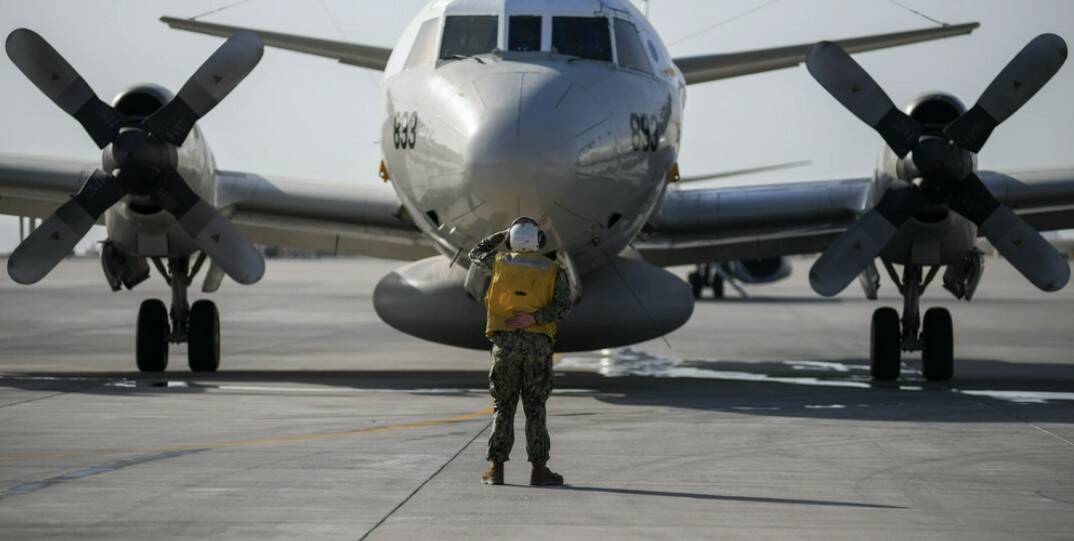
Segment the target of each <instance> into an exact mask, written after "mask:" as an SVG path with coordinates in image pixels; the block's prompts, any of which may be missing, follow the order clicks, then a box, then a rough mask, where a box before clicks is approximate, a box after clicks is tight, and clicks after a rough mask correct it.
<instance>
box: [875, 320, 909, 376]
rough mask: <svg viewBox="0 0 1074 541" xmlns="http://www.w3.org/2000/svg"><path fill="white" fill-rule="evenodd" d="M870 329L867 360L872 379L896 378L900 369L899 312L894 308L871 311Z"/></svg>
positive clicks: (900, 337)
mask: <svg viewBox="0 0 1074 541" xmlns="http://www.w3.org/2000/svg"><path fill="white" fill-rule="evenodd" d="M870 330H871V332H870V340H869V342H870V352H869V360H870V363H871V372H872V376H873V379H874V380H876V381H892V380H895V379H898V378H899V372H900V371H901V369H902V358H901V357H902V336H901V335H900V333H899V313H898V312H896V311H895V309H894V308H889V307H884V308H877V309H876V311H875V312H873V321H872V326H871V329H870Z"/></svg>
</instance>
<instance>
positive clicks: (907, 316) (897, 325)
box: [870, 261, 954, 381]
mask: <svg viewBox="0 0 1074 541" xmlns="http://www.w3.org/2000/svg"><path fill="white" fill-rule="evenodd" d="M884 267H885V268H886V269H887V271H888V274H889V275H890V276H891V280H892V281H893V282H895V285H896V286H897V287H898V288H899V292H900V293H902V296H903V311H902V318H901V321H900V318H899V314H898V312H896V311H895V309H894V308H889V307H884V308H879V309H877V310H876V312H874V313H873V321H872V331H871V333H870V338H871V340H870V342H871V344H870V346H871V347H870V361H871V369H872V376H873V379H875V380H879V381H890V380H894V379H897V378H898V377H899V373H900V371H901V367H902V359H901V355H902V352H903V351H920V352H921V363H922V372H923V373H924V375H925V379H927V380H929V381H946V380H949V379H951V376H952V375H953V374H954V339H953V337H952V324H951V313H950V312H948V311H947V309H946V308H930V309H929V310H928V311H926V312H925V318H924V325H922V321H921V312H920V305H921V294H922V293H924V292H925V288H927V287H928V286H929V284H930V283H932V280H933V279H934V278H936V274H937V273H938V272H939V270H940V267H932V268H931V269H930V270H929V272H928V274H927V275H925V276H924V277H922V267H921V265H906V266H905V267H903V274H902V279H901V280H900V279H899V275H898V273H897V272H896V271H895V267H894V266H893V265H892V264H891V263H888V262H887V261H885V262H884ZM922 327H923V328H922ZM900 329H901V332H900Z"/></svg>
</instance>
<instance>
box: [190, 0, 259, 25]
mask: <svg viewBox="0 0 1074 541" xmlns="http://www.w3.org/2000/svg"><path fill="white" fill-rule="evenodd" d="M248 2H253V0H239V1H238V2H232V3H230V4H228V5H226V6H223V7H218V8H216V9H210V10H209V11H206V12H205V13H199V14H197V15H195V16H193V17H190V18H189V19H187V20H189V21H196V20H198V19H200V18H202V17H204V16H206V15H212V14H213V13H220V12H221V11H224V10H228V9H231V8H233V7H238V6H241V5H243V4H246V3H248Z"/></svg>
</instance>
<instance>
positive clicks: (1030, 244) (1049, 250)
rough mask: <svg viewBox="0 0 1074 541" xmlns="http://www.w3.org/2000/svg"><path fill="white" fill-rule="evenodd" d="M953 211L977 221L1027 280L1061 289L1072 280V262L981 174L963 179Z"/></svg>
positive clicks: (1036, 284)
mask: <svg viewBox="0 0 1074 541" xmlns="http://www.w3.org/2000/svg"><path fill="white" fill-rule="evenodd" d="M950 206H951V210H953V211H955V212H957V213H959V214H961V215H963V216H965V217H966V218H967V219H969V220H970V221H972V222H973V223H975V224H977V226H978V228H979V229H980V231H981V233H982V234H983V235H984V236H985V237H986V238H988V240H989V241H990V242H991V243H992V245H993V246H995V247H996V249H997V250H999V253H1001V254H1003V257H1005V258H1006V259H1007V261H1009V262H1010V264H1011V265H1012V266H1013V267H1014V268H1016V269H1018V272H1020V273H1022V276H1025V277H1026V279H1027V280H1029V281H1030V282H1032V283H1033V285H1035V286H1037V287H1038V288H1040V289H1041V290H1044V291H1059V290H1060V289H1063V287H1064V286H1066V285H1067V282H1068V281H1069V280H1070V265H1069V264H1067V260H1066V258H1065V257H1063V254H1061V253H1059V251H1058V250H1056V249H1055V247H1054V246H1052V245H1051V243H1049V242H1048V241H1047V240H1045V239H1044V237H1043V236H1041V234H1040V233H1038V232H1037V230H1035V229H1033V228H1032V227H1031V226H1030V225H1029V224H1027V223H1026V222H1025V220H1022V219H1021V218H1019V217H1018V215H1016V214H1015V213H1014V212H1013V211H1011V209H1010V208H1008V207H1006V206H1004V205H1002V204H1001V203H1000V202H999V201H997V200H996V198H995V197H994V196H993V195H992V192H990V191H988V187H986V186H985V185H984V183H983V182H981V179H980V178H979V177H978V176H977V175H970V176H969V177H966V179H965V180H964V181H963V182H962V185H961V189H960V191H959V192H958V193H957V194H955V196H954V197H953V198H952V200H951V204H950Z"/></svg>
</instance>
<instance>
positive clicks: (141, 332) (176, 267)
mask: <svg viewBox="0 0 1074 541" xmlns="http://www.w3.org/2000/svg"><path fill="white" fill-rule="evenodd" d="M204 262H205V255H204V254H200V255H199V256H198V259H197V261H196V262H195V263H194V269H193V270H192V271H189V272H188V269H189V267H190V258H188V257H174V258H169V259H168V270H165V269H164V264H163V263H162V262H161V261H160V260H159V259H153V264H154V265H155V266H156V268H157V271H159V272H160V274H161V275H162V276H163V277H164V280H165V281H166V282H167V283H168V285H169V286H171V290H172V299H171V301H172V302H171V310H167V309H166V308H165V306H164V303H163V302H162V301H160V300H159V299H147V300H145V301H143V302H142V306H141V307H140V308H139V310H138V333H137V339H136V341H135V361H136V364H137V366H138V370H139V371H142V372H163V371H164V370H165V369H166V368H167V367H168V344H169V343H172V344H181V343H183V342H186V343H187V362H188V364H189V365H190V369H191V370H192V371H194V372H215V371H216V370H217V369H218V368H219V367H220V314H219V311H218V310H217V308H216V304H215V303H213V302H212V301H210V300H205V299H202V300H199V301H197V302H195V303H194V305H193V306H190V305H189V304H188V302H187V288H188V287H189V286H190V282H191V281H192V280H193V278H194V276H196V275H197V273H198V270H199V269H200V268H201V266H202V264H203V263H204ZM169 271H170V272H169Z"/></svg>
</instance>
